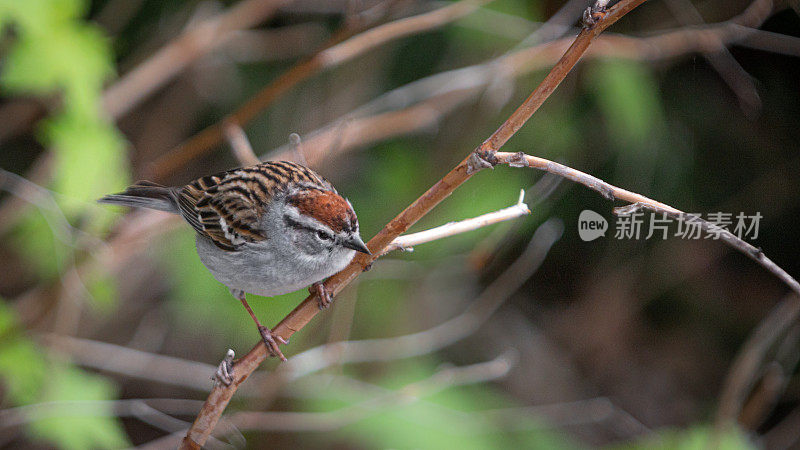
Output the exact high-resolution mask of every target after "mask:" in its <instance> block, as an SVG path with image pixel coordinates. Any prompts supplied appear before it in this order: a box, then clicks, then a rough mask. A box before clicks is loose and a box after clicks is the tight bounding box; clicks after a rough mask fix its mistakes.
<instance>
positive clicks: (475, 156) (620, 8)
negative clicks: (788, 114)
mask: <svg viewBox="0 0 800 450" xmlns="http://www.w3.org/2000/svg"><path fill="white" fill-rule="evenodd" d="M644 1H645V0H622V1H620V2H619V3H617V4H616V5H614V6H613V7H612V8H610V9H609V10H608V12H607V13H603V14H602V15H601V16H599V17H597V20H596V22H595V23H594V24H592V25H591V26H586V27H584V28H583V29H582V30H581V32H580V34H579V35H578V36H577V37H576V38H575V41H574V43H573V44H572V45H571V46H570V48H569V49H567V51H566V53H565V54H564V55H563V56H562V57H561V59H560V60H559V61H558V62H557V63H556V65H555V66H554V67H553V68H552V69H551V71H550V72H549V73H548V74H547V76H546V77H545V78H544V80H543V81H542V82H541V84H539V86H538V87H537V88H536V89H535V90H534V91H533V93H532V94H531V95H530V96H529V97H528V98H527V99H526V100H525V101H524V102H523V103H522V105H521V106H520V107H519V108H517V110H516V111H514V113H512V114H511V116H510V117H509V118H508V119H507V120H506V121H505V122H503V124H502V125H501V126H500V127H499V128H498V129H497V131H495V132H494V133H493V134H492V135H491V136H490V137H489V138H488V139H487V140H486V141H484V142H483V143H482V144H481V145H480V146H479V147H478V148H477V149H476V150H475V151H473V152H471V153H470V155H469V156H467V157H466V158H465V159H464V160H463V161H461V162H460V163H459V164H458V165H457V166H456V167H455V168H453V169H452V170H451V171H450V172H449V173H447V174H446V175H445V176H444V177H443V178H442V179H441V180H440V181H439V182H437V183H436V184H435V185H433V187H431V188H430V189H429V190H428V191H427V192H425V193H424V194H422V196H421V197H419V198H418V199H417V200H416V201H414V203H412V204H411V205H410V206H408V207H407V208H406V209H405V210H404V211H402V212H401V213H400V214H399V215H397V217H395V218H394V219H393V220H392V221H391V222H389V223H388V224H387V225H386V226H385V227H384V228H383V230H381V231H380V232H379V233H378V234H377V235H376V236H375V237H373V238H372V239H371V240H370V241H369V243H368V244H367V245H368V247H369V248H370V250H372V253H373V255H363V256H357V257H356V258H354V260H353V262H352V263H351V264H350V265H349V266H347V267H346V268H345V269H344V270H342V271H341V272H339V273H337V274H336V275H333V276H332V277H331V278H329V279H328V280H327V281H326V282H325V288H326V290H327V291H328V292H331V293H333V294H336V293H338V292H339V291H341V290H342V288H344V286H345V285H347V284H348V283H349V282H350V281H352V280H353V279H354V278H356V277H357V276H358V274H359V273H361V272H362V271H363V270H364V269H365V268H366V267H368V266H369V265H370V264H372V262H373V261H374V260H375V258H377V257H378V255H380V253H381V252H382V251H383V249H384V248H385V247H386V246H387V245H389V243H391V242H392V241H393V240H394V239H395V238H397V237H398V236H399V235H400V234H402V233H403V232H405V231H406V230H407V229H408V228H409V227H410V226H411V225H413V224H414V223H416V222H417V221H418V220H419V219H420V218H421V217H423V216H424V215H425V214H427V213H428V212H429V211H430V210H431V209H433V208H434V207H435V206H436V205H437V204H439V202H441V201H442V200H444V199H445V198H446V197H448V196H449V195H450V194H451V193H452V192H453V191H454V190H455V189H456V188H457V187H459V186H460V185H461V184H462V183H464V182H465V181H467V180H468V179H469V178H470V177H471V176H472V175H473V174H474V173H476V172H478V171H479V170H481V169H483V168H486V167H490V166H491V165H492V164H491V162H489V161H487V159H486V158H490V157H492V153H493V152H496V151H497V150H499V149H500V148H501V147H502V146H503V145H504V144H505V143H506V142H507V141H508V140H509V139H510V138H511V137H512V136H513V135H514V134H515V133H516V132H517V131H518V130H519V129H520V128H521V127H522V126H523V125H524V124H525V122H527V120H528V119H529V118H530V117H531V116H532V115H533V113H534V112H536V110H538V109H539V107H540V106H541V105H542V104H543V103H544V101H545V100H546V99H547V98H548V97H549V96H550V94H552V92H553V91H554V90H555V89H556V87H557V86H558V85H559V84H560V83H561V81H563V80H564V78H565V77H566V76H567V74H568V73H569V71H570V70H571V69H572V68H573V67H574V66H575V64H577V62H578V60H579V59H580V58H581V56H582V55H583V54H584V53H585V52H586V49H587V48H588V47H589V45H590V44H591V43H592V40H593V39H594V38H596V37H597V36H598V35H599V34H600V33H601V32H602V31H603V30H605V29H606V28H607V27H609V26H610V25H611V24H613V23H614V22H616V21H617V20H619V19H620V18H621V17H622V16H624V15H625V14H627V13H628V12H630V11H631V10H633V9H634V8H636V7H637V6H639V5H641V4H642V3H644ZM318 312H319V309H318V307H317V300H316V297H315V296H314V295H311V296H309V297H307V298H306V299H305V300H304V301H303V302H302V303H300V305H298V307H297V308H295V309H294V310H293V311H292V312H290V313H289V315H287V316H286V317H285V318H284V319H283V320H282V321H281V322H280V323H278V325H276V326H275V327H274V328H273V333H275V334H277V335H278V336H281V337H283V338H284V339H287V338H289V337H290V336H291V335H292V334H294V333H295V332H296V331H298V330H300V329H301V328H303V327H304V326H305V325H306V324H307V323H308V322H310V321H311V319H312V318H313V317H314V316H315V315H316V314H317V313H318ZM266 356H267V352H266V348H265V347H264V345H263V343H259V344H258V345H256V346H255V347H254V348H253V349H252V350H251V351H250V352H249V353H248V354H247V355H245V356H244V357H243V358H241V359H240V360H238V361H237V362H236V365H235V374H234V380H233V382H232V383H231V384H230V385H228V386H224V385H223V384H221V383H220V384H218V385H217V386H215V387H214V388H213V389H212V391H211V392H210V394H209V396H208V398H207V399H206V403H205V404H204V405H203V408H202V409H201V411H200V413H199V414H198V416H197V418H196V419H195V421H194V423H193V424H192V428H191V429H190V430H189V431H188V432H187V434H186V437H185V438H184V440H183V442H182V448H199V447H200V446H202V445H203V444H204V443H205V441H206V439H208V436H209V435H210V434H211V431H212V430H213V429H214V426H215V425H216V423H217V421H218V420H219V418H220V416H221V415H222V412H223V411H224V410H225V408H226V407H227V405H228V402H230V399H231V398H232V397H233V394H234V393H235V392H236V389H237V388H238V387H239V385H241V384H242V383H243V382H244V381H245V380H246V379H247V378H248V377H249V376H250V374H251V373H252V372H253V371H254V370H255V369H256V368H257V367H258V365H259V364H261V362H262V361H263V360H264V359H265V358H266Z"/></svg>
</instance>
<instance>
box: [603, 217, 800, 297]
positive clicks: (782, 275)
mask: <svg viewBox="0 0 800 450" xmlns="http://www.w3.org/2000/svg"><path fill="white" fill-rule="evenodd" d="M641 209H647V210H650V211H654V212H660V213H664V214H666V215H667V216H669V217H671V218H673V219H678V220H681V221H683V222H685V223H687V224H696V225H699V226H700V228H702V229H703V230H705V231H708V232H710V233H713V234H714V235H715V236H718V237H719V240H720V241H722V242H724V243H726V244H728V245H729V246H731V247H733V248H734V249H736V250H738V251H740V252H742V253H743V254H744V255H745V256H747V257H748V258H750V259H752V260H753V261H755V262H757V263H758V264H759V265H760V266H761V267H763V268H765V269H767V271H769V272H771V273H772V274H773V275H775V276H776V277H777V278H778V279H779V280H781V281H782V282H783V283H784V284H786V285H787V286H788V287H789V289H791V290H793V291H794V292H795V294H797V295H800V283H798V282H797V280H795V279H794V277H792V276H791V275H789V274H788V273H787V272H786V271H785V270H783V269H782V268H781V267H780V266H778V265H777V264H775V262H773V261H772V260H771V259H769V258H767V256H766V255H765V254H764V252H763V251H762V250H761V249H760V248H756V247H753V246H752V245H751V244H749V243H747V242H746V241H744V240H743V239H741V238H740V237H738V236H736V235H735V234H733V233H731V232H730V231H728V230H726V229H724V228H722V227H719V226H717V225H714V224H713V223H710V222H708V221H706V220H703V219H701V218H700V217H698V216H695V215H693V214H687V213H685V212H681V211H676V210H675V209H674V208H672V207H670V206H667V207H666V208H664V206H662V205H657V204H652V203H648V202H636V203H634V204H632V205H628V206H623V207H620V208H615V209H614V213H615V214H618V215H629V214H632V213H634V212H636V211H638V210H641Z"/></svg>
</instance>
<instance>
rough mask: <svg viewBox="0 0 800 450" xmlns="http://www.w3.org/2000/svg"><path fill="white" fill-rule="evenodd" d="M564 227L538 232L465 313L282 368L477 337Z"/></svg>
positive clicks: (293, 371)
mask: <svg viewBox="0 0 800 450" xmlns="http://www.w3.org/2000/svg"><path fill="white" fill-rule="evenodd" d="M562 232H563V225H562V224H560V223H559V221H557V220H556V219H551V220H549V221H547V222H545V223H543V224H542V225H541V226H540V227H539V228H538V229H537V230H536V232H534V234H533V237H532V238H531V241H530V243H529V244H528V246H527V247H526V248H525V250H524V251H523V252H522V254H521V255H520V256H519V257H518V258H517V259H516V260H515V261H514V262H512V263H511V264H510V265H509V266H508V268H507V269H506V270H504V271H503V272H502V273H501V274H500V275H499V276H498V277H497V278H496V279H495V280H494V281H492V282H491V283H490V284H489V285H488V286H487V287H486V289H484V290H483V292H481V294H480V295H479V296H478V297H477V298H476V299H475V301H474V302H472V303H471V304H470V305H469V306H468V307H467V308H466V309H465V310H464V312H462V313H461V314H459V315H457V316H455V317H453V318H451V319H448V320H446V321H444V322H442V323H440V324H438V325H436V326H434V327H431V328H429V329H426V330H421V331H418V332H416V333H411V334H406V335H402V336H394V337H390V338H379V339H365V340H360V341H345V342H334V343H330V344H325V345H322V346H317V347H314V348H311V349H308V350H306V351H304V352H302V353H299V354H297V355H294V356H293V357H292V358H291V359H290V360H289V362H287V363H286V364H282V365H281V366H280V367H279V368H278V370H279V371H280V372H281V376H282V377H283V378H284V379H286V380H288V381H291V380H294V379H297V378H301V377H304V376H307V375H309V374H311V373H314V372H317V371H320V370H323V369H325V368H327V367H329V366H331V365H333V364H350V363H360V362H368V361H391V360H395V359H402V358H411V357H414V356H420V355H425V354H428V353H432V352H435V351H436V350H439V349H442V348H444V347H447V346H448V345H451V344H453V343H455V342H458V341H460V340H461V339H464V338H465V337H467V336H469V335H471V334H472V333H474V332H475V331H476V330H477V329H478V328H480V327H481V325H483V324H484V323H486V321H487V320H489V318H490V317H491V316H492V314H494V312H495V311H497V309H498V308H500V307H501V306H502V305H503V303H505V301H506V300H508V299H509V298H510V297H511V296H512V295H513V294H514V293H515V292H517V291H518V290H519V288H520V287H522V285H523V284H524V283H525V282H526V281H527V280H528V279H529V278H530V277H531V276H532V275H533V274H534V273H535V272H536V271H537V270H538V269H539V267H540V266H541V265H542V263H543V262H544V260H545V257H546V256H547V254H548V252H549V251H550V248H552V246H553V244H555V243H556V241H558V239H559V238H560V237H561V234H562Z"/></svg>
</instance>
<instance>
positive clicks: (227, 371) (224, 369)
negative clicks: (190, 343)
mask: <svg viewBox="0 0 800 450" xmlns="http://www.w3.org/2000/svg"><path fill="white" fill-rule="evenodd" d="M234 356H236V355H235V354H234V353H233V350H231V349H228V353H226V354H225V358H223V359H222V362H221V363H219V366H218V367H217V371H216V373H214V378H215V379H217V380H218V381H219V382H220V383H222V384H224V385H225V386H230V385H231V383H233V357H234Z"/></svg>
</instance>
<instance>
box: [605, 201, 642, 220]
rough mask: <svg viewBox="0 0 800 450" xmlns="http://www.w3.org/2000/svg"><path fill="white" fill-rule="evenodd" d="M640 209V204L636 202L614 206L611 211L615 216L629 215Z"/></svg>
mask: <svg viewBox="0 0 800 450" xmlns="http://www.w3.org/2000/svg"><path fill="white" fill-rule="evenodd" d="M612 198H613V197H612ZM640 209H642V204H641V203H638V202H637V203H631V204H630V205H625V206H618V207H616V208H614V210H613V211H614V215H615V216H630V215H631V214H633V213H635V212H637V211H639V210H640Z"/></svg>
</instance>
